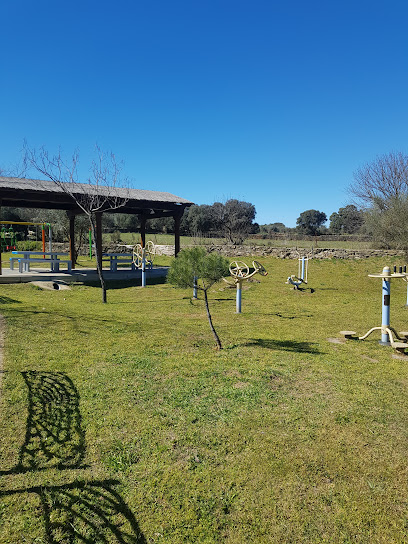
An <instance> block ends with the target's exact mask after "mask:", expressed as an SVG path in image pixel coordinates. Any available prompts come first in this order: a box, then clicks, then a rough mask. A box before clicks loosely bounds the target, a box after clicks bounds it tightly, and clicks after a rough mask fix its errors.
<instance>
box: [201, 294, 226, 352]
mask: <svg viewBox="0 0 408 544" xmlns="http://www.w3.org/2000/svg"><path fill="white" fill-rule="evenodd" d="M203 291H204V301H205V309H206V310H207V317H208V321H209V323H210V328H211V331H212V333H213V335H214V338H215V341H216V343H217V349H222V345H221V341H220V339H219V337H218V334H217V333H216V331H215V329H214V325H213V322H212V319H211V314H210V308H209V307H208V298H207V289H203Z"/></svg>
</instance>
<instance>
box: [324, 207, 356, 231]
mask: <svg viewBox="0 0 408 544" xmlns="http://www.w3.org/2000/svg"><path fill="white" fill-rule="evenodd" d="M363 223H364V214H363V212H362V211H361V210H358V209H357V207H356V206H354V204H349V205H348V206H345V207H344V208H339V211H338V212H334V213H332V214H331V216H330V231H331V232H332V233H334V234H355V233H356V232H358V231H359V230H360V228H361V226H362V224H363Z"/></svg>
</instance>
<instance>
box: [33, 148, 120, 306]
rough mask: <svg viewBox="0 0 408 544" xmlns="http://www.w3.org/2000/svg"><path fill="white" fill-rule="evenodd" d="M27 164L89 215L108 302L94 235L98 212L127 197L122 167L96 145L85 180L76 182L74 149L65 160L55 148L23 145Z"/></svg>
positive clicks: (76, 157) (113, 205)
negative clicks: (49, 150) (52, 151)
mask: <svg viewBox="0 0 408 544" xmlns="http://www.w3.org/2000/svg"><path fill="white" fill-rule="evenodd" d="M25 157H26V161H27V164H28V165H29V166H31V167H33V168H34V169H35V170H36V171H37V172H39V173H40V174H41V175H42V176H45V177H46V178H48V179H50V180H51V181H53V182H54V183H55V184H56V185H57V186H58V187H59V188H60V189H61V190H62V191H63V192H64V193H66V194H67V195H69V196H70V197H71V198H72V200H73V201H74V202H75V204H76V205H77V206H78V208H79V209H80V210H81V211H82V212H83V213H84V214H85V215H86V216H87V217H88V219H89V224H90V227H91V230H92V236H93V239H94V240H95V253H96V266H97V271H98V276H99V280H100V283H101V288H102V302H104V303H105V302H106V301H107V296H106V282H105V279H104V276H103V270H102V247H100V243H99V240H98V236H97V234H96V230H97V229H96V222H97V219H96V218H97V214H99V213H102V212H105V211H109V210H111V211H112V210H116V209H118V208H121V207H123V206H124V205H125V204H126V202H127V201H128V200H129V196H128V191H126V190H124V189H123V185H124V182H125V181H126V180H123V179H121V175H120V172H121V168H120V166H119V165H118V163H117V161H116V157H115V155H114V154H113V153H107V154H105V153H103V152H102V151H101V149H100V148H99V147H98V146H96V158H95V159H94V160H92V162H91V165H90V173H89V176H88V178H87V183H79V181H78V165H79V153H78V151H75V152H74V154H73V155H72V157H71V159H70V161H69V162H66V161H65V159H64V158H63V157H62V155H61V151H58V153H57V154H56V155H50V154H49V153H48V151H47V150H46V149H45V148H44V147H42V148H41V149H40V150H39V151H36V150H35V149H30V148H29V147H28V146H27V145H25Z"/></svg>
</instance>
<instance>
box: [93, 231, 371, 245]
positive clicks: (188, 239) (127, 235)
mask: <svg viewBox="0 0 408 544" xmlns="http://www.w3.org/2000/svg"><path fill="white" fill-rule="evenodd" d="M115 239H116V235H112V234H104V241H105V242H110V241H112V240H115ZM121 240H122V242H123V243H124V244H137V243H139V242H140V235H139V234H136V233H131V232H124V233H122V234H121ZM146 240H152V242H153V243H154V244H174V235H173V234H146ZM196 244H221V245H223V244H225V238H205V237H199V238H194V237H192V236H182V237H181V246H182V247H183V246H185V245H196ZM244 245H250V246H251V245H252V246H269V247H301V248H310V249H312V247H313V248H317V247H319V248H326V249H372V247H373V245H372V243H370V242H361V241H358V240H349V241H340V240H333V241H332V240H319V239H316V240H313V241H310V240H290V239H289V238H288V239H284V240H270V239H260V238H256V239H251V238H248V239H247V240H245V241H244Z"/></svg>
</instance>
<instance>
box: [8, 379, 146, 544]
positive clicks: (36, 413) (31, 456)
mask: <svg viewBox="0 0 408 544" xmlns="http://www.w3.org/2000/svg"><path fill="white" fill-rule="evenodd" d="M22 376H23V378H24V381H25V382H26V385H27V388H28V416H27V424H26V435H25V440H24V444H23V445H22V447H21V448H20V453H19V460H18V463H17V465H16V466H15V467H14V468H13V469H11V470H8V471H2V472H0V475H3V476H4V475H6V474H21V473H25V472H28V471H35V472H39V471H43V470H46V469H59V470H60V471H61V474H62V473H64V472H65V475H68V476H69V475H70V474H71V472H70V471H71V470H72V469H84V468H86V466H85V465H84V464H83V459H84V456H85V450H86V444H85V432H84V430H83V428H82V422H81V413H80V410H79V398H80V397H79V394H78V391H77V389H76V388H75V386H74V384H73V382H72V380H71V379H70V378H69V377H68V376H67V375H66V374H64V373H63V372H38V371H27V372H22ZM119 484H120V482H119V481H117V480H101V481H92V480H91V481H83V480H81V481H78V480H75V481H74V482H72V483H67V484H63V485H56V486H52V485H49V483H48V482H47V483H45V484H44V485H39V486H36V487H20V488H17V489H16V488H15V489H9V490H4V491H0V497H1V496H9V495H19V494H25V493H35V494H37V495H38V496H39V498H40V501H41V511H42V517H43V522H44V529H45V535H46V541H47V542H48V544H58V543H61V542H63V543H65V544H75V543H77V542H88V543H108V542H118V543H123V544H145V543H146V539H145V538H144V536H143V534H142V532H141V531H140V529H139V526H138V523H137V521H136V519H135V516H134V514H133V512H132V511H131V509H130V508H129V507H128V505H127V504H126V502H125V501H124V499H123V498H122V497H121V495H120V494H119V493H118V491H117V490H116V489H115V487H116V486H117V485H119Z"/></svg>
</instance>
